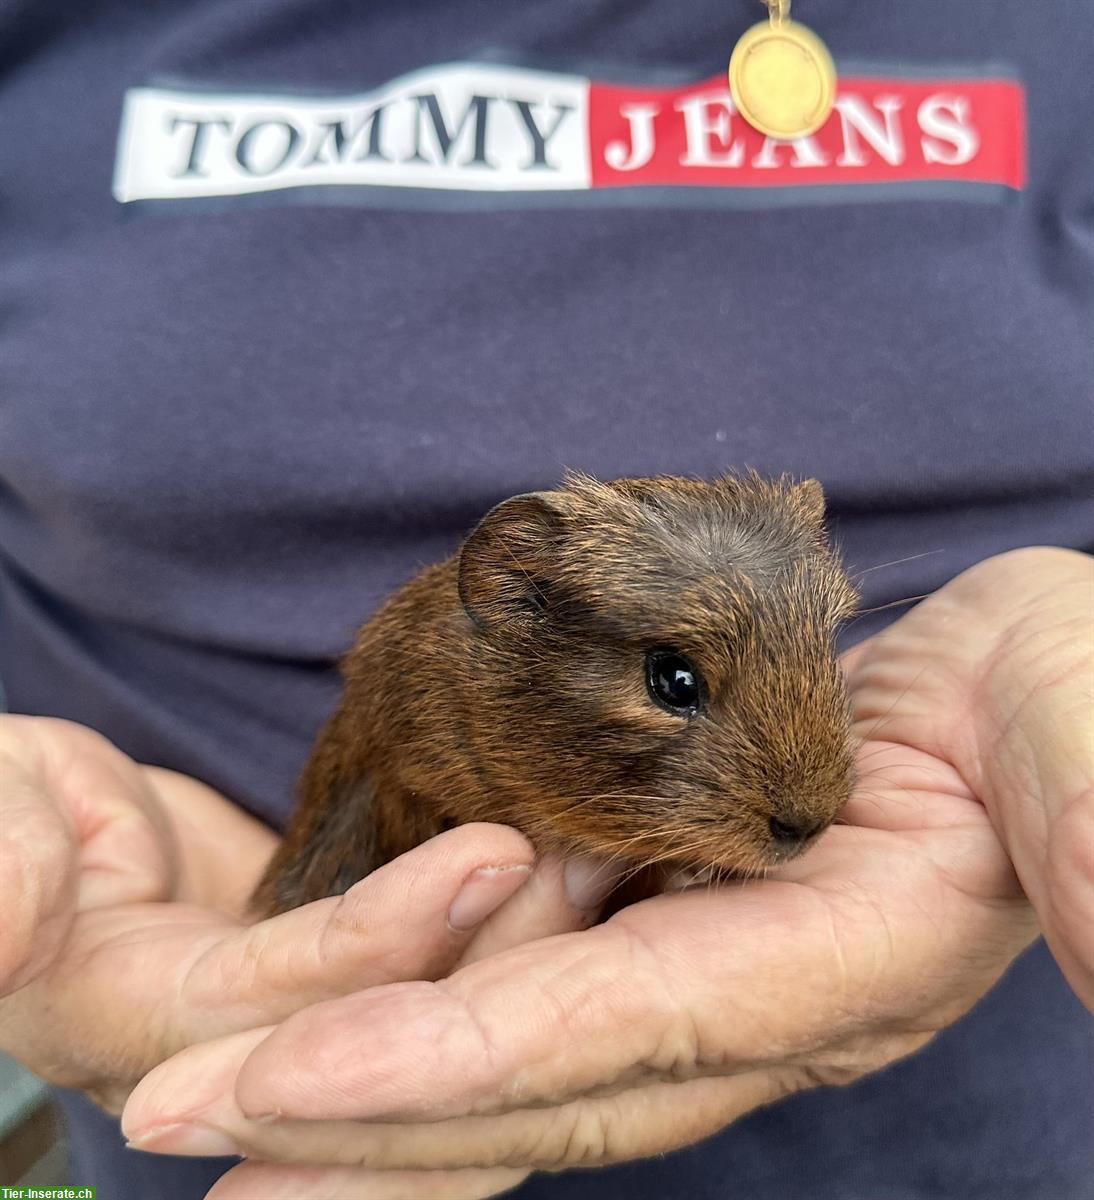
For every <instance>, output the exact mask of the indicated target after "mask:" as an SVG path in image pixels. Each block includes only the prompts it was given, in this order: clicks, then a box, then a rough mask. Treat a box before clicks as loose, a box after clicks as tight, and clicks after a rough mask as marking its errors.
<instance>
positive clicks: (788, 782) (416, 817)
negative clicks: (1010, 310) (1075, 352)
mask: <svg viewBox="0 0 1094 1200" xmlns="http://www.w3.org/2000/svg"><path fill="white" fill-rule="evenodd" d="M856 601H857V596H856V593H855V589H854V588H853V586H852V585H851V582H850V580H849V579H848V578H847V575H846V574H845V573H844V571H843V568H842V567H841V565H840V562H839V559H838V557H837V556H836V554H835V552H834V551H833V549H832V548H831V546H830V545H829V543H828V540H827V538H826V536H825V530H824V497H823V493H822V491H821V488H820V485H819V484H818V483H817V482H816V481H815V480H807V481H805V482H801V483H798V482H794V481H792V480H790V479H788V478H785V477H784V478H782V479H778V480H769V479H765V478H762V477H760V476H758V475H756V474H748V475H746V476H733V475H730V476H727V477H725V478H722V479H719V480H716V481H714V482H703V481H700V480H693V479H686V478H677V477H661V478H653V479H618V480H615V481H614V482H612V483H600V482H597V481H596V480H594V479H591V478H588V477H587V476H583V475H574V474H571V475H568V476H567V477H566V478H565V480H564V481H563V484H562V486H561V487H559V488H558V489H557V490H555V491H547V492H536V493H530V494H527V495H522V496H515V497H513V498H512V499H510V500H506V501H505V502H504V503H502V504H499V505H498V506H497V507H496V508H494V509H492V510H491V511H490V512H489V513H487V514H486V516H485V517H484V518H483V520H482V521H481V523H480V524H479V525H478V526H477V528H476V529H474V530H473V531H472V533H471V534H470V536H469V537H468V538H467V540H466V541H465V542H464V544H463V546H462V547H461V549H460V550H459V552H458V553H457V554H455V555H454V556H453V557H452V558H450V559H448V560H447V561H445V562H443V563H440V564H439V565H437V566H433V567H429V568H428V569H426V570H425V571H423V572H422V573H421V574H420V575H419V576H417V578H415V579H413V580H412V581H411V582H410V583H408V584H407V585H406V586H405V587H403V588H402V589H401V590H400V591H399V592H397V593H396V594H395V595H394V596H393V597H391V599H390V600H388V601H387V603H386V604H384V606H383V607H382V608H381V609H380V610H379V612H378V613H377V614H376V615H375V616H374V617H373V618H372V619H371V620H370V621H368V623H367V624H366V625H365V626H364V627H363V628H362V629H361V631H360V633H359V634H358V636H357V640H356V643H355V644H354V646H353V648H352V649H351V650H350V651H349V653H348V654H347V656H346V658H345V660H344V662H343V675H344V677H345V690H344V693H343V696H342V701H341V704H340V705H339V707H338V709H337V710H336V711H335V713H334V715H333V716H332V717H331V718H330V720H329V721H328V723H327V724H326V726H325V727H324V729H323V730H322V732H321V734H320V736H319V738H318V741H317V742H316V745H315V747H314V749H313V751H312V754H311V757H310V759H309V761H308V764H307V766H306V768H305V770H304V774H303V777H302V779H301V784H300V798H299V803H298V806H297V808H296V811H295V812H294V814H293V817H292V820H291V823H290V825H289V828H288V831H287V833H286V836H285V839H284V841H283V843H282V844H281V847H280V849H279V850H278V851H277V853H276V854H275V856H274V858H273V860H272V861H271V863H270V866H269V868H268V870H267V872H266V875H265V877H264V878H263V880H262V882H261V883H260V884H259V887H258V889H257V890H256V892H255V895H254V898H253V908H254V909H255V911H256V912H258V913H263V914H269V913H275V912H281V911H284V910H286V909H289V908H294V907H296V906H297V905H300V904H304V903H306V902H308V901H310V900H316V899H319V898H320V897H323V896H330V895H337V894H340V893H341V892H344V891H345V890H346V889H347V888H348V887H350V885H352V884H353V883H355V882H356V881H357V880H358V879H361V878H363V877H364V876H365V875H367V874H368V873H369V872H370V871H373V870H375V869H376V868H377V867H379V866H380V865H382V864H383V863H385V862H387V861H389V860H390V859H392V858H394V857H396V856H397V855H399V854H402V853H403V852H404V851H406V850H409V849H411V848H412V847H413V846H415V845H417V844H418V843H420V842H422V841H424V840H425V839H427V838H429V837H432V836H433V835H434V834H436V833H438V832H440V831H441V830H443V829H446V828H448V827H450V826H452V825H454V824H460V823H463V822H466V821H494V822H499V823H501V824H505V825H512V826H514V827H515V828H517V829H519V830H521V831H522V832H524V833H525V834H527V836H528V837H529V838H530V839H531V840H532V842H533V844H534V845H535V846H536V847H537V848H538V849H540V850H556V851H561V852H562V853H571V854H572V853H581V854H597V855H605V856H611V857H616V858H618V859H620V860H621V861H622V862H623V863H625V864H628V865H630V866H633V867H635V868H639V867H643V866H648V865H649V864H653V863H659V864H668V865H671V866H672V867H673V868H678V869H681V870H684V871H688V870H692V871H694V870H704V869H707V870H709V869H714V870H715V871H717V872H733V873H739V872H745V873H751V872H756V871H759V870H762V869H763V868H765V867H767V866H771V865H774V864H776V863H778V862H779V861H782V860H784V859H786V858H787V857H790V856H791V855H793V854H795V853H798V852H799V851H800V850H802V849H803V848H804V847H805V846H806V845H808V844H809V842H810V841H811V840H812V839H813V838H814V837H815V836H816V835H817V834H818V833H819V832H820V831H821V830H822V829H823V828H824V827H825V826H827V825H828V824H829V823H830V822H831V821H832V819H833V818H834V817H835V815H836V814H837V812H838V811H839V810H840V808H841V807H842V806H843V804H844V803H845V801H846V800H847V799H848V797H849V795H850V790H851V786H852V780H853V762H852V760H853V748H852V743H851V738H850V721H849V708H848V701H847V695H846V691H845V686H844V680H843V675H842V671H841V669H840V666H839V663H838V661H837V657H836V652H835V648H834V635H835V632H836V628H837V626H838V625H839V623H840V622H841V621H842V620H843V619H844V618H846V617H847V616H848V615H850V613H851V612H852V611H853V609H854V607H855V604H856Z"/></svg>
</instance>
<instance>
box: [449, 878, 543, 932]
mask: <svg viewBox="0 0 1094 1200" xmlns="http://www.w3.org/2000/svg"><path fill="white" fill-rule="evenodd" d="M531 873H532V868H531V867H530V866H528V865H527V864H522V865H520V866H516V867H480V868H479V869H478V870H477V871H472V873H471V874H470V875H469V876H468V878H467V880H466V881H465V882H464V885H463V887H462V888H460V890H459V893H458V895H457V896H456V899H455V900H453V901H452V907H451V908H450V909H449V910H448V924H449V925H450V926H451V927H452V928H453V929H455V930H456V931H457V932H460V933H466V932H467V930H469V929H474V928H475V927H476V926H477V925H481V924H482V923H483V921H485V920H486V918H487V917H488V916H489V915H490V914H491V913H492V912H493V911H494V910H495V909H496V908H500V907H501V905H502V904H504V903H505V901H506V900H508V899H509V897H510V896H511V895H512V894H513V893H514V892H515V891H516V890H517V888H519V887H520V885H521V884H522V883H523V882H524V881H525V880H526V879H527V878H528V876H529V875H530V874H531Z"/></svg>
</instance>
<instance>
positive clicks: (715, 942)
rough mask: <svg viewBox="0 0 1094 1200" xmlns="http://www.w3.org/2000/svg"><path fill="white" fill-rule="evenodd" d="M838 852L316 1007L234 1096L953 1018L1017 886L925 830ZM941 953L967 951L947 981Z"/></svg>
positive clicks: (355, 1104)
mask: <svg viewBox="0 0 1094 1200" xmlns="http://www.w3.org/2000/svg"><path fill="white" fill-rule="evenodd" d="M879 836H880V835H879ZM985 836H986V837H987V838H988V839H989V840H990V841H991V845H993V846H996V845H997V844H996V843H995V842H994V839H993V838H992V837H991V833H990V830H987V831H986V835H985ZM978 853H979V851H978ZM989 856H990V855H989ZM998 857H1000V858H1002V857H1003V856H1002V855H1001V854H1000V855H998ZM847 867H848V870H849V872H850V874H848V875H847V876H846V878H845V879H844V880H843V882H842V883H841V882H840V881H838V880H837V881H835V882H833V883H832V884H831V886H830V887H829V888H827V889H824V890H822V889H820V888H818V887H815V886H809V887H806V886H802V885H798V884H791V883H783V882H774V881H770V880H769V881H767V882H766V883H763V884H754V885H746V886H741V887H737V888H733V889H724V890H722V891H716V892H712V893H709V894H704V893H698V894H694V893H690V892H682V893H677V894H674V895H668V896H659V897H655V898H654V899H651V900H648V901H646V902H644V903H642V904H640V905H636V906H633V907H631V908H627V909H624V910H622V911H621V912H620V913H618V914H617V915H616V916H615V917H613V918H612V919H611V920H610V921H609V922H608V923H606V924H605V925H602V926H597V927H596V928H594V929H590V930H586V931H583V932H581V933H576V934H564V935H561V936H559V937H554V938H548V939H545V940H543V941H539V942H533V943H530V944H528V945H525V946H521V947H517V948H515V949H513V950H509V951H506V952H504V953H502V954H499V955H496V956H494V957H492V958H489V959H485V960H483V961H481V962H478V963H474V964H472V965H471V966H469V967H466V968H464V969H463V970H461V971H459V972H458V973H457V974H456V975H454V976H452V977H450V978H448V979H445V980H442V981H440V982H439V983H435V984H428V983H408V984H403V985H400V986H399V987H393V988H377V989H373V990H371V991H369V992H364V993H358V994H356V995H352V996H347V997H345V998H342V999H340V1000H336V1001H330V1002H328V1003H326V1004H321V1005H316V1006H313V1007H312V1008H309V1009H305V1010H303V1011H302V1012H299V1013H296V1014H294V1015H293V1016H291V1017H289V1018H288V1019H287V1020H286V1021H284V1022H283V1023H282V1024H281V1025H280V1026H278V1028H277V1029H276V1030H274V1032H273V1033H272V1034H271V1035H270V1037H269V1038H267V1039H266V1040H265V1041H264V1042H263V1043H262V1044H261V1045H259V1046H258V1047H256V1049H255V1050H254V1051H253V1053H252V1054H251V1055H250V1057H249V1058H248V1060H247V1062H246V1063H245V1064H244V1065H243V1067H242V1069H241V1071H240V1075H239V1079H238V1082H237V1091H236V1095H237V1098H238V1100H239V1102H240V1105H241V1107H242V1109H243V1111H244V1112H246V1113H248V1114H249V1115H251V1116H259V1115H262V1114H266V1113H272V1112H279V1113H280V1114H281V1115H283V1116H285V1117H291V1118H298V1119H309V1118H318V1119H333V1118H346V1119H362V1120H384V1121H387V1120H417V1121H435V1120H440V1119H443V1118H446V1117H452V1116H460V1115H465V1114H469V1113H486V1112H497V1111H505V1110H507V1109H511V1108H515V1107H527V1106H529V1105H531V1104H535V1103H560V1102H562V1101H564V1100H566V1099H570V1098H573V1097H575V1096H579V1095H583V1094H585V1093H586V1092H588V1091H590V1090H591V1089H593V1088H600V1087H604V1086H608V1085H612V1084H615V1083H620V1082H628V1081H629V1080H630V1079H632V1078H633V1077H634V1076H635V1074H636V1073H643V1074H644V1073H647V1072H655V1073H659V1074H660V1075H662V1076H664V1077H666V1078H682V1077H687V1076H690V1075H695V1074H700V1073H702V1072H704V1071H709V1070H716V1071H721V1072H730V1071H737V1072H740V1071H744V1070H749V1069H753V1068H754V1067H758V1066H763V1065H767V1064H770V1063H773V1062H776V1061H780V1060H785V1059H786V1058H787V1057H788V1056H790V1055H792V1054H797V1053H805V1052H807V1051H810V1050H813V1049H815V1048H817V1047H818V1046H823V1045H826V1044H828V1043H830V1042H832V1041H836V1040H841V1039H843V1038H845V1037H849V1036H852V1035H853V1034H855V1033H857V1032H859V1031H860V1030H861V1029H862V1028H863V1027H864V1026H865V1027H870V1026H876V1025H878V1024H879V1023H881V1022H883V1021H884V1020H885V1019H886V1018H887V1017H888V1018H891V1019H892V1020H893V1021H895V1022H898V1023H900V1022H907V1023H910V1025H911V1027H912V1028H916V1027H920V1028H931V1027H937V1026H931V1025H930V1024H929V1022H931V1021H942V1020H946V1019H948V1020H953V1019H956V1017H957V1016H958V1015H960V1013H962V1012H964V1011H965V1010H966V1009H967V1008H968V1006H969V1005H970V1004H971V1003H972V1001H973V999H975V998H976V997H977V996H979V995H980V994H982V992H983V990H985V989H986V987H987V986H990V984H991V983H992V982H994V980H995V979H996V978H997V977H998V975H999V974H1000V972H1001V971H1002V969H1003V968H1004V966H1005V965H1006V963H1007V962H1009V960H1010V958H1011V957H1012V956H1013V955H1014V954H1016V953H1017V952H1018V950H1019V949H1021V947H1022V946H1023V945H1025V944H1026V943H1027V942H1028V940H1029V938H1030V936H1031V931H1030V927H1029V923H1028V921H1027V920H1026V919H1025V917H1026V915H1027V910H1026V908H1025V906H1024V905H1022V904H1021V902H1019V901H1014V902H1013V907H1012V906H1008V905H1007V904H1004V903H1001V902H999V901H998V900H996V899H994V898H989V899H988V900H987V901H985V902H984V903H976V902H974V900H973V898H972V897H965V896H963V895H960V894H959V892H958V888H957V887H954V886H951V885H950V884H949V883H948V881H947V879H946V877H945V875H944V874H942V873H941V872H939V871H938V870H937V869H936V868H935V866H934V864H933V862H932V861H931V860H930V858H929V856H928V855H927V854H926V853H922V852H920V851H919V850H918V848H917V847H916V845H915V844H914V843H912V844H911V845H910V846H909V847H907V849H905V848H903V847H901V848H900V849H899V850H898V851H895V852H890V853H888V854H881V855H879V856H878V861H876V862H874V861H868V862H866V863H854V862H850V863H848V864H847ZM960 882H961V881H960V879H959V880H958V883H960ZM881 897H883V898H884V903H882V902H881V900H880V899H879V898H881ZM1019 909H1020V911H1019ZM939 962H947V963H949V962H953V963H960V970H956V969H955V970H954V971H953V972H951V973H950V975H952V978H951V977H950V975H947V977H946V978H945V979H943V980H936V979H935V976H936V975H937V964H938V963H939ZM803 980H808V981H809V985H808V987H803V985H802V981H803ZM926 980H931V981H932V983H931V986H930V987H925V986H924V983H925V981H926ZM363 1031H367V1032H364V1033H363ZM350 1046H355V1047H356V1046H359V1047H361V1050H360V1052H359V1053H356V1054H347V1047H350ZM426 1047H427V1048H428V1052H426V1050H424V1049H423V1048H426Z"/></svg>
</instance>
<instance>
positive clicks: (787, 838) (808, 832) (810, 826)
mask: <svg viewBox="0 0 1094 1200" xmlns="http://www.w3.org/2000/svg"><path fill="white" fill-rule="evenodd" d="M768 826H769V827H770V829H771V836H772V837H773V838H774V839H775V841H777V842H807V841H808V840H809V839H810V838H811V837H812V836H813V834H815V833H819V832H820V831H821V830H822V829H823V828H824V822H823V821H821V822H817V821H802V822H794V823H788V822H786V821H780V820H779V819H778V817H772V818H771V820H770V821H768Z"/></svg>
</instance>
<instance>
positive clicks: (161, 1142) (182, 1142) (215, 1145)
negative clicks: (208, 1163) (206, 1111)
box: [126, 1125, 243, 1158]
mask: <svg viewBox="0 0 1094 1200" xmlns="http://www.w3.org/2000/svg"><path fill="white" fill-rule="evenodd" d="M126 1145H127V1146H128V1147H129V1149H130V1150H147V1151H150V1152H151V1153H153V1154H186V1155H193V1156H194V1157H195V1158H224V1157H225V1156H227V1155H232V1156H233V1157H235V1158H240V1157H242V1155H243V1151H242V1150H240V1148H239V1147H238V1146H237V1145H236V1143H235V1142H234V1141H232V1139H231V1138H230V1137H229V1136H228V1135H227V1134H226V1133H223V1132H222V1131H221V1130H219V1129H214V1128H213V1127H212V1126H211V1125H160V1126H158V1127H157V1128H156V1129H150V1130H148V1131H147V1132H146V1133H141V1134H138V1135H137V1136H136V1137H131V1138H130V1139H129V1141H128V1142H126Z"/></svg>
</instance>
